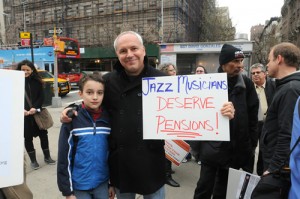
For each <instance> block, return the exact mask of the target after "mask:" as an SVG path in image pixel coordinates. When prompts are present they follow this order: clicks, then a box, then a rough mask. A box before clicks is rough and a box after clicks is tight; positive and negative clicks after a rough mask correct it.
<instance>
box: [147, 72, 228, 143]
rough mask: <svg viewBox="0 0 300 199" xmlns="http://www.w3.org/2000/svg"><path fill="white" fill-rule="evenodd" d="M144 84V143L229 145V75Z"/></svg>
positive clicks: (154, 80) (155, 79) (154, 79)
mask: <svg viewBox="0 0 300 199" xmlns="http://www.w3.org/2000/svg"><path fill="white" fill-rule="evenodd" d="M142 81H143V82H142V87H143V88H142V91H143V131H144V135H143V136H144V139H165V140H216V141H217V140H218V141H221V140H223V141H229V139H230V138H229V119H228V118H227V117H224V116H222V115H221V113H220V109H221V108H222V106H223V104H224V103H225V102H227V101H228V93H227V90H228V86H227V75H226V73H214V74H205V75H184V76H164V77H148V78H143V80H142Z"/></svg>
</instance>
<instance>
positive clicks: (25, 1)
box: [21, 0, 27, 32]
mask: <svg viewBox="0 0 300 199" xmlns="http://www.w3.org/2000/svg"><path fill="white" fill-rule="evenodd" d="M21 3H22V5H23V20H24V27H23V31H24V32H26V12H25V5H26V4H27V0H23V1H21Z"/></svg>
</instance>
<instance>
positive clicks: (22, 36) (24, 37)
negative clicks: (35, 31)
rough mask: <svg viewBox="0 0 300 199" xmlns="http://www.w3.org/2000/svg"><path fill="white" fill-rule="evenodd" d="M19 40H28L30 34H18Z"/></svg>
mask: <svg viewBox="0 0 300 199" xmlns="http://www.w3.org/2000/svg"><path fill="white" fill-rule="evenodd" d="M20 38H21V39H30V32H20Z"/></svg>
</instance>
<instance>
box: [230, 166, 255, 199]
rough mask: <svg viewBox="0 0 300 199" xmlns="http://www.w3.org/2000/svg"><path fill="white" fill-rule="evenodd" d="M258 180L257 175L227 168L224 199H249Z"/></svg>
mask: <svg viewBox="0 0 300 199" xmlns="http://www.w3.org/2000/svg"><path fill="white" fill-rule="evenodd" d="M259 180H260V177H259V176H257V175H254V174H251V173H248V172H245V171H241V170H236V169H232V168H229V175H228V186H227V194H226V199H250V198H251V194H252V191H253V189H254V188H255V187H256V185H257V183H258V182H259Z"/></svg>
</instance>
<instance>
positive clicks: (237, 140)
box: [193, 44, 259, 199]
mask: <svg viewBox="0 0 300 199" xmlns="http://www.w3.org/2000/svg"><path fill="white" fill-rule="evenodd" d="M243 59H244V54H243V52H242V51H241V50H240V49H238V48H236V47H234V46H232V45H229V44H224V45H223V47H222V49H221V53H220V56H219V63H220V67H219V69H218V71H219V72H226V73H227V80H228V96H229V101H231V102H232V103H233V105H234V107H235V116H234V118H233V119H232V120H230V125H229V126H230V141H229V142H228V141H202V142H200V144H199V148H198V150H199V154H200V155H199V157H200V160H201V171H200V178H199V180H198V183H197V187H196V189H195V194H194V199H210V198H211V196H213V198H218V199H225V198H226V190H227V181H228V172H229V167H231V168H234V169H240V168H243V167H244V166H245V165H247V163H248V161H249V160H250V158H251V157H252V155H253V154H254V151H255V147H256V145H257V112H258V105H259V104H258V98H257V94H256V91H255V88H254V85H253V83H252V81H251V80H250V79H249V78H248V77H246V76H244V75H242V74H241V71H242V68H243ZM193 150H194V149H193ZM196 150H197V149H196Z"/></svg>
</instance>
